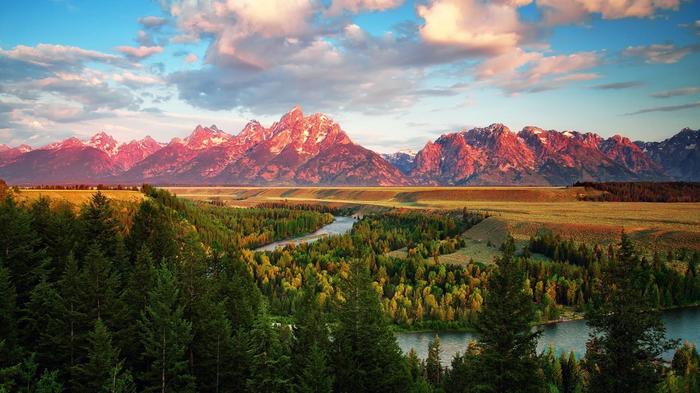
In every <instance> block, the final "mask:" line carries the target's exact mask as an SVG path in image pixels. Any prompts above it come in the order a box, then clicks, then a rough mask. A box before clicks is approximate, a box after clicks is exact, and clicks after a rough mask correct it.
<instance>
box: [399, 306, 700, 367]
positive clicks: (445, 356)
mask: <svg viewBox="0 0 700 393" xmlns="http://www.w3.org/2000/svg"><path fill="white" fill-rule="evenodd" d="M662 319H663V321H664V325H665V326H666V336H667V337H668V338H679V339H681V343H682V342H683V341H688V342H691V343H695V344H698V343H700V307H692V308H684V309H676V310H669V311H665V312H664V313H663V314H662ZM541 329H542V330H543V332H542V336H541V337H540V340H539V342H538V344H537V350H538V352H541V351H544V350H545V349H546V348H547V347H548V346H550V345H551V346H552V348H553V349H554V351H555V352H556V353H557V355H559V354H560V353H561V352H570V351H574V352H575V353H576V357H577V358H580V357H581V356H583V355H584V354H585V353H586V341H588V332H589V329H588V326H586V321H583V320H579V321H571V322H561V323H555V324H549V325H544V326H542V327H541ZM435 334H437V335H438V336H439V337H440V346H441V347H442V350H443V351H442V355H441V359H442V362H443V364H444V365H449V363H450V361H451V360H452V357H453V356H454V355H455V353H457V352H458V351H459V352H464V350H465V349H466V348H467V343H468V342H469V340H472V339H474V335H473V334H472V333H464V332H420V333H397V334H396V338H397V340H398V342H399V346H400V347H401V350H402V351H404V352H405V353H407V352H408V351H409V350H410V349H411V348H413V349H415V350H416V352H417V354H418V357H420V358H421V359H425V357H426V356H427V355H428V343H430V341H431V340H432V339H433V338H434V337H435ZM673 352H674V351H669V352H666V353H664V355H663V357H664V359H666V360H670V359H671V358H672V357H673Z"/></svg>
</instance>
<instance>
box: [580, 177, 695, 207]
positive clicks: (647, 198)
mask: <svg viewBox="0 0 700 393" xmlns="http://www.w3.org/2000/svg"><path fill="white" fill-rule="evenodd" d="M574 187H585V188H588V189H593V190H598V191H602V192H601V193H599V194H594V195H583V196H582V197H581V198H580V199H582V200H584V201H597V202H700V183H697V182H605V183H596V182H577V183H575V184H574Z"/></svg>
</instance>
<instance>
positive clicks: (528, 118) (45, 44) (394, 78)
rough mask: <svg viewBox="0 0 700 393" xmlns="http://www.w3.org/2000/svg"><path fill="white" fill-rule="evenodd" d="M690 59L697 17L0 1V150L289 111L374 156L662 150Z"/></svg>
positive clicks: (389, 3)
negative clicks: (574, 147)
mask: <svg viewBox="0 0 700 393" xmlns="http://www.w3.org/2000/svg"><path fill="white" fill-rule="evenodd" d="M622 3H624V4H622ZM699 52H700V4H698V1H681V0H628V1H626V2H619V1H618V2H606V1H599V0H542V1H537V0H534V1H530V0H493V1H485V0H424V1H402V0H324V1H320V0H229V1H223V0H221V1H219V0H210V1H201V2H196V1H180V0H172V1H166V0H163V1H160V2H155V1H136V0H127V1H120V2H119V3H115V2H107V1H77V0H53V1H39V0H37V1H26V2H12V1H4V2H2V3H0V143H4V144H10V145H18V144H20V143H29V144H31V145H35V146H39V145H42V144H45V143H48V142H52V141H55V140H58V139H62V138H65V137H67V136H74V135H75V136H79V137H87V136H89V135H92V134H94V133H95V132H97V131H102V130H104V131H106V132H108V133H110V134H112V135H114V136H115V137H116V138H117V139H120V140H130V139H133V138H140V137H143V136H144V135H146V134H149V135H152V136H153V137H155V138H157V139H159V140H161V141H167V140H169V139H170V138H172V137H176V136H178V137H182V136H185V135H187V134H188V133H189V132H191V130H192V129H193V128H194V127H195V126H196V125H197V124H200V123H201V124H205V125H209V124H217V125H218V126H219V127H220V128H222V129H224V130H226V131H227V132H229V133H232V134H235V133H238V132H239V131H240V129H241V128H242V127H243V125H244V124H245V123H246V122H247V121H248V120H249V119H258V120H260V121H261V122H262V123H263V124H271V123H272V122H273V121H275V120H276V119H278V118H279V117H280V116H281V115H282V114H283V113H284V112H286V111H287V110H289V109H290V108H292V107H293V106H294V105H297V104H298V105H301V106H302V108H303V109H304V111H305V112H307V113H313V112H324V113H327V114H328V115H330V116H332V117H333V118H334V119H335V120H337V121H338V122H339V123H340V124H341V126H342V127H343V128H344V129H345V130H346V132H347V133H348V134H349V135H350V136H351V138H353V139H354V140H355V141H356V142H359V143H362V144H363V145H365V146H368V147H370V148H373V149H375V150H378V151H381V152H389V151H394V150H398V149H403V148H414V149H418V148H420V147H422V146H423V145H424V144H425V143H426V142H427V141H428V140H431V139H434V138H435V137H436V136H438V135H440V134H441V133H446V132H454V131H457V130H460V129H462V128H468V127H472V126H485V125H488V124H491V123H494V122H501V123H504V124H506V125H507V126H509V127H510V128H511V129H513V130H516V131H517V130H519V129H521V128H522V127H524V126H526V125H537V126H540V127H543V128H547V129H559V130H564V129H573V130H579V131H593V132H597V133H599V134H601V135H603V136H610V135H613V134H615V133H620V134H623V135H627V136H630V137H631V138H632V139H644V140H661V139H664V138H667V137H669V136H671V135H673V134H674V133H676V132H677V131H679V130H680V129H681V128H683V127H691V128H698V127H700V72H698V71H697V70H698V69H700V53H699Z"/></svg>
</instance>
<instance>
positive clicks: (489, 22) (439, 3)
mask: <svg viewBox="0 0 700 393" xmlns="http://www.w3.org/2000/svg"><path fill="white" fill-rule="evenodd" d="M417 12H418V15H419V16H420V17H421V18H423V20H424V24H423V25H422V26H421V27H420V35H421V37H422V38H423V39H424V40H425V41H427V42H430V43H434V44H441V45H456V46H460V47H462V48H465V49H467V50H470V51H475V52H479V53H502V52H505V51H507V50H509V49H512V48H514V47H516V46H517V45H518V44H519V43H520V41H521V39H522V33H523V30H524V27H523V25H522V24H521V23H520V21H519V19H518V11H517V9H516V7H514V6H512V5H510V4H499V3H487V2H482V1H480V0H466V1H460V0H432V1H430V2H429V3H428V5H419V6H418V7H417Z"/></svg>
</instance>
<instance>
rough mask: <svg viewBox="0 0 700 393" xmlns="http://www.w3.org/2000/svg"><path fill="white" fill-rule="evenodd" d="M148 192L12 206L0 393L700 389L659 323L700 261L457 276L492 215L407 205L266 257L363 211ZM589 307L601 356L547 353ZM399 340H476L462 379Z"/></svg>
mask: <svg viewBox="0 0 700 393" xmlns="http://www.w3.org/2000/svg"><path fill="white" fill-rule="evenodd" d="M142 191H143V192H144V194H145V199H144V200H143V202H141V203H139V204H133V205H127V206H125V205H123V204H119V205H117V204H115V203H113V202H112V201H110V200H109V199H107V198H106V197H105V196H104V195H103V194H101V193H99V192H98V193H96V194H95V195H94V197H93V198H92V199H91V201H90V202H89V203H87V204H85V205H84V206H82V207H80V209H79V210H76V209H75V208H74V207H73V206H71V205H68V204H61V203H56V202H55V201H50V200H48V199H38V200H36V201H34V202H24V203H23V202H18V201H17V200H15V199H14V198H13V197H12V195H11V193H8V195H7V196H5V197H4V198H3V200H2V201H1V202H0V392H28V393H29V392H37V393H39V392H41V393H47V392H63V391H66V392H141V391H156V392H200V391H201V392H241V391H242V392H331V391H337V392H562V393H563V392H586V391H590V392H615V391H627V392H698V391H700V359H699V356H698V352H697V350H696V348H695V347H694V346H693V345H691V344H688V343H685V344H681V343H679V342H678V341H675V340H669V339H666V338H665V330H664V326H663V324H662V323H661V320H660V317H659V311H660V310H661V309H663V308H669V307H677V306H685V305H691V304H697V303H698V302H700V277H698V274H699V273H700V272H698V269H699V266H698V265H699V264H700V256H699V255H698V254H697V253H690V252H687V251H685V250H675V251H671V252H669V253H667V254H659V253H652V254H649V253H647V252H643V250H640V249H639V248H637V246H636V245H635V244H634V243H633V242H632V241H631V240H630V239H629V238H628V237H627V236H626V235H624V234H623V235H622V236H621V239H620V241H619V242H618V244H614V245H610V246H609V247H603V246H600V245H587V244H575V243H574V242H573V241H570V240H566V239H562V238H560V237H556V236H553V235H550V234H540V235H538V236H536V237H533V238H532V239H531V240H530V241H529V243H528V244H527V245H526V246H525V247H524V248H521V249H518V248H517V247H516V246H515V243H514V242H513V240H512V239H509V240H508V241H506V242H505V243H504V244H503V245H502V246H501V251H502V257H500V258H498V260H497V261H496V262H495V263H493V264H484V263H479V262H474V261H468V262H467V263H465V264H463V265H457V264H443V263H440V261H439V258H437V257H438V256H439V255H442V254H449V253H452V252H454V251H455V250H456V249H459V248H460V247H461V246H462V245H463V239H462V237H461V236H460V235H461V234H462V233H463V232H464V231H466V230H467V229H469V228H470V227H471V226H473V225H475V224H477V223H478V222H480V221H481V220H483V219H484V218H485V217H484V216H483V215H481V214H478V213H472V212H469V211H467V210H460V211H449V212H444V211H442V212H432V211H420V212H418V211H402V210H389V209H386V210H377V211H375V212H370V213H365V214H364V216H363V217H362V219H360V220H359V221H358V222H357V223H355V225H354V227H353V229H352V230H351V231H350V232H349V233H347V234H345V235H338V236H332V237H328V238H323V239H320V240H318V241H316V242H314V243H308V244H302V245H299V246H290V247H286V248H284V249H277V250H276V251H274V252H254V251H252V249H254V248H256V247H258V246H261V245H264V244H267V243H270V242H272V241H276V240H280V239H285V238H289V237H295V236H298V235H301V234H305V233H309V232H313V231H314V230H316V229H318V228H320V227H321V226H323V225H325V224H328V223H330V222H331V221H332V220H333V215H334V214H335V215H338V214H348V213H350V211H349V210H347V209H344V210H339V209H334V208H329V207H321V206H291V205H286V204H270V205H262V206H258V207H256V208H249V209H240V208H229V207H225V206H219V205H217V204H207V203H196V202H192V201H188V200H184V199H180V198H177V197H176V196H174V195H171V194H169V193H168V192H166V191H164V190H160V189H156V188H153V187H149V186H144V187H143V188H142ZM402 248H405V249H406V250H407V252H406V257H403V258H399V257H394V256H390V254H389V252H390V251H393V250H397V249H402ZM535 253H536V254H540V255H543V256H545V257H546V258H545V259H543V258H539V259H533V258H531V256H532V254H535ZM572 310H573V311H575V312H578V313H581V314H584V315H585V316H586V319H587V321H588V324H589V326H590V327H591V328H592V329H593V332H594V334H593V335H592V336H591V338H590V340H589V342H588V348H587V351H586V355H585V356H584V357H577V356H575V354H574V353H563V354H561V355H556V354H555V353H554V351H553V350H551V349H550V350H548V351H545V352H544V353H538V352H537V350H536V343H537V339H538V336H539V334H540V333H539V331H538V330H537V329H536V328H535V327H534V326H535V324H536V323H539V322H544V321H548V320H555V319H558V318H559V317H560V314H561V313H562V312H563V311H572ZM397 328H400V329H470V330H472V331H473V332H474V333H475V334H476V337H477V340H476V341H473V342H465V343H464V351H463V352H461V353H459V354H458V355H457V356H455V357H454V358H453V359H448V362H447V363H449V366H447V367H445V366H444V365H443V364H445V363H444V362H443V360H444V359H441V358H440V357H441V349H440V341H439V338H437V337H436V339H435V340H434V341H433V342H432V343H431V344H430V348H429V352H428V357H427V359H424V360H423V359H419V358H418V356H417V354H416V353H415V352H413V351H411V352H409V353H402V352H401V350H400V349H399V346H398V344H397V341H396V338H395V335H394V330H395V329H397ZM671 349H675V355H674V356H673V361H672V362H671V363H670V364H666V363H664V362H663V361H662V360H661V354H662V353H663V352H665V351H667V350H671Z"/></svg>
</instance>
